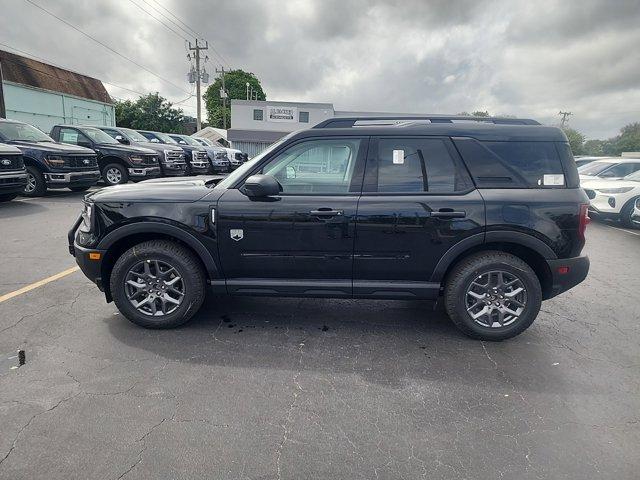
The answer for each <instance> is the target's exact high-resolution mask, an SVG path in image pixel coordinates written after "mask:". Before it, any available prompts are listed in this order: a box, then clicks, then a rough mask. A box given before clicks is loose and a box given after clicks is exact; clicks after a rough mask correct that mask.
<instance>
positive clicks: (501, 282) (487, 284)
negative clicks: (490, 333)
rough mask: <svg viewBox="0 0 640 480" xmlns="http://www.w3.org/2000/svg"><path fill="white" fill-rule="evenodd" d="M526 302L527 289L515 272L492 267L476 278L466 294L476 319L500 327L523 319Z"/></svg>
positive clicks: (490, 326)
mask: <svg viewBox="0 0 640 480" xmlns="http://www.w3.org/2000/svg"><path fill="white" fill-rule="evenodd" d="M526 305H527V290H526V288H525V286H524V283H523V282H522V280H521V279H520V278H519V277H518V276H517V275H515V274H513V273H510V272H505V271H503V270H492V271H489V272H485V273H482V274H481V275H479V276H478V277H476V278H475V279H474V280H473V281H472V282H471V284H470V285H469V287H468V288H467V292H466V294H465V307H466V309H467V313H468V314H469V315H470V316H471V318H472V319H473V321H474V322H476V323H477V324H478V325H481V326H483V327H489V328H501V327H506V326H508V325H511V324H512V323H514V322H515V321H517V320H518V318H520V315H522V313H523V312H524V310H525V307H526Z"/></svg>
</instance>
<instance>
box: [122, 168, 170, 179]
mask: <svg viewBox="0 0 640 480" xmlns="http://www.w3.org/2000/svg"><path fill="white" fill-rule="evenodd" d="M128 170H129V176H130V177H145V178H152V177H159V176H160V175H161V173H162V172H160V167H141V168H129V169H128Z"/></svg>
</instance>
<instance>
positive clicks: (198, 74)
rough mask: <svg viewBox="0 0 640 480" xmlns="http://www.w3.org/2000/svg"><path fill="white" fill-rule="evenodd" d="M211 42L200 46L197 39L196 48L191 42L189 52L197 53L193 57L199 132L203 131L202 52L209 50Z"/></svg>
mask: <svg viewBox="0 0 640 480" xmlns="http://www.w3.org/2000/svg"><path fill="white" fill-rule="evenodd" d="M208 49H209V42H205V46H204V47H203V46H202V45H198V39H197V38H196V45H195V47H193V46H191V42H189V50H191V51H193V52H195V53H194V54H193V55H194V57H195V60H196V98H197V101H198V103H197V105H198V107H197V109H198V117H197V118H196V128H197V129H198V131H200V129H202V105H201V102H202V96H201V95H200V81H201V80H202V72H201V71H200V50H208Z"/></svg>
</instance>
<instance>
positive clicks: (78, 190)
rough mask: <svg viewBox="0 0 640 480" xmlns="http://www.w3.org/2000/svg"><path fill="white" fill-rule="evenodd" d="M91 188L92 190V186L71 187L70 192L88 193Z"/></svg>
mask: <svg viewBox="0 0 640 480" xmlns="http://www.w3.org/2000/svg"><path fill="white" fill-rule="evenodd" d="M90 188H91V185H87V186H84V187H69V190H71V191H72V192H86V191H87V190H89V189H90Z"/></svg>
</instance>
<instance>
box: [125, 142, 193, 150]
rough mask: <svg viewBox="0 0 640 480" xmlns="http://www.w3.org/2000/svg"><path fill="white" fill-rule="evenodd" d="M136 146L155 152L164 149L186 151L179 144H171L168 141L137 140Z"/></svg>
mask: <svg viewBox="0 0 640 480" xmlns="http://www.w3.org/2000/svg"><path fill="white" fill-rule="evenodd" d="M136 146H138V147H143V148H148V149H150V150H153V151H154V152H161V151H163V150H175V151H177V152H184V150H182V148H180V147H179V146H178V145H169V144H168V143H151V142H136Z"/></svg>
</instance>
